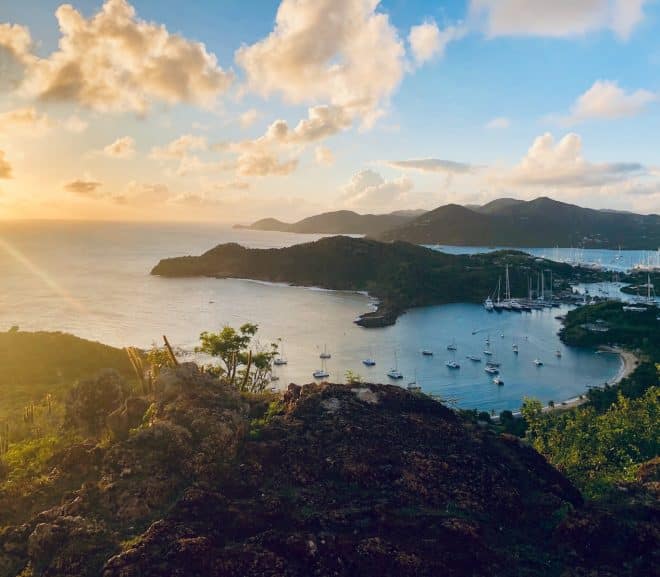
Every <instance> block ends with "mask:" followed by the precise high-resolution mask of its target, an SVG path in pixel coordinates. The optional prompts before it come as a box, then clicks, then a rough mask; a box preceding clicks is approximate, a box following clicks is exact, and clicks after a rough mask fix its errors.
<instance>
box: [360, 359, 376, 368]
mask: <svg viewBox="0 0 660 577" xmlns="http://www.w3.org/2000/svg"><path fill="white" fill-rule="evenodd" d="M362 364H363V365H364V366H365V367H373V366H375V365H376V361H374V360H373V359H372V358H368V359H364V360H363V361H362Z"/></svg>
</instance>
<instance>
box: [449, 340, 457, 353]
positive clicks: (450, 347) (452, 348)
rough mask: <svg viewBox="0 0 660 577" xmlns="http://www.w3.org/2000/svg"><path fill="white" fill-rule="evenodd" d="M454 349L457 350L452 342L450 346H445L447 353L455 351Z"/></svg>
mask: <svg viewBox="0 0 660 577" xmlns="http://www.w3.org/2000/svg"><path fill="white" fill-rule="evenodd" d="M456 349H457V347H456V341H452V342H451V344H449V345H447V350H448V351H455V350H456Z"/></svg>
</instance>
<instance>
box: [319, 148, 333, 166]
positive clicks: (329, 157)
mask: <svg viewBox="0 0 660 577" xmlns="http://www.w3.org/2000/svg"><path fill="white" fill-rule="evenodd" d="M314 159H315V160H316V163H317V164H320V165H321V166H332V165H333V164H334V163H335V155H334V154H332V150H330V149H329V148H326V147H325V146H321V145H319V146H317V147H316V149H315V150H314Z"/></svg>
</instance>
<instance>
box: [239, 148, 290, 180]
mask: <svg viewBox="0 0 660 577" xmlns="http://www.w3.org/2000/svg"><path fill="white" fill-rule="evenodd" d="M297 167H298V160H297V159H291V160H286V161H281V160H280V159H279V158H277V156H275V155H274V154H271V153H268V152H254V153H253V152H246V153H243V154H241V155H240V156H239V157H238V160H237V167H236V169H237V173H238V174H239V175H240V176H286V175H288V174H291V173H292V172H293V171H294V170H296V168H297Z"/></svg>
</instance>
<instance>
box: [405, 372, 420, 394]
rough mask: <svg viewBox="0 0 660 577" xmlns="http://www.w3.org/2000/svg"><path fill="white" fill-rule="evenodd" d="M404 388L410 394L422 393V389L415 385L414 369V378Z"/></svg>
mask: <svg viewBox="0 0 660 577" xmlns="http://www.w3.org/2000/svg"><path fill="white" fill-rule="evenodd" d="M406 388H407V389H408V390H409V391H410V392H411V393H421V392H422V387H420V386H419V385H418V384H417V369H415V378H414V379H413V381H412V382H410V383H408V385H407V386H406Z"/></svg>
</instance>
